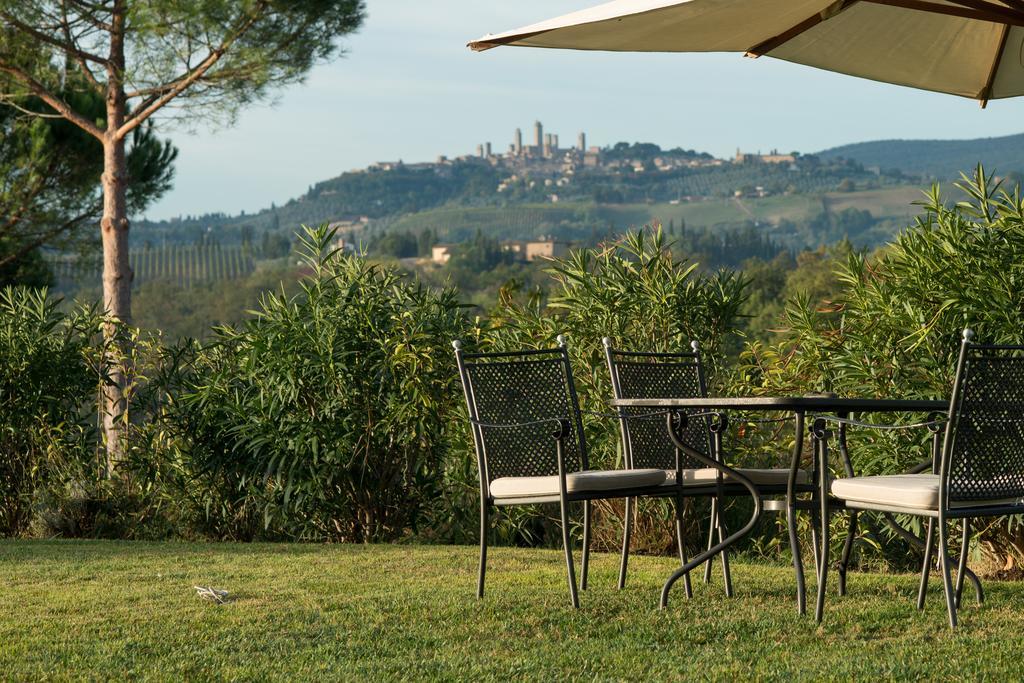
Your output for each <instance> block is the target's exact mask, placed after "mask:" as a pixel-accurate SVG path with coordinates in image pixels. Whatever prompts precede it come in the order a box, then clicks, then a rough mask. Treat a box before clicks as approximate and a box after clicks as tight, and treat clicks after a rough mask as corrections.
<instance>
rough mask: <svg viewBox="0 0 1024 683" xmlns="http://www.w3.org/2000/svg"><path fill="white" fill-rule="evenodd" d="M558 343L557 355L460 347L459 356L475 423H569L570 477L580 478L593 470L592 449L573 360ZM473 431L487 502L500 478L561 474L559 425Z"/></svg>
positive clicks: (457, 348) (567, 455)
mask: <svg viewBox="0 0 1024 683" xmlns="http://www.w3.org/2000/svg"><path fill="white" fill-rule="evenodd" d="M558 339H559V347H558V348H555V349H544V350H538V351H517V352H508V353H463V352H462V350H461V345H460V344H459V343H458V342H455V344H454V345H455V356H456V359H457V361H458V365H459V375H460V377H461V378H462V388H463V391H464V392H465V395H466V407H467V408H468V410H469V416H470V418H471V419H473V420H476V421H478V422H483V423H488V424H494V425H508V424H519V423H527V422H532V423H537V422H538V421H543V420H555V419H561V420H567V421H568V423H569V432H568V433H567V434H566V435H565V437H564V440H563V450H562V453H563V455H562V457H563V459H564V461H565V471H566V472H578V471H580V470H583V469H586V468H587V449H586V443H585V441H584V437H583V423H582V420H581V415H580V408H579V400H578V398H577V396H576V386H575V384H574V382H573V377H572V370H571V368H570V366H569V354H568V351H567V350H566V347H565V342H564V338H563V337H561V336H559V338H558ZM472 427H473V441H474V444H475V446H476V453H477V464H478V466H479V468H480V482H481V488H482V491H483V494H484V495H485V496H486V495H488V493H487V491H488V486H489V483H490V482H492V481H494V480H495V479H498V478H500V477H528V476H550V475H554V474H558V458H557V455H556V447H555V439H554V437H553V433H554V431H555V427H556V425H555V423H554V422H553V421H551V422H543V423H540V424H531V425H528V426H521V427H486V426H481V425H478V424H473V425H472Z"/></svg>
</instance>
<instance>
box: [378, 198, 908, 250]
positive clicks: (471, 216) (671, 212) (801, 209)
mask: <svg viewBox="0 0 1024 683" xmlns="http://www.w3.org/2000/svg"><path fill="white" fill-rule="evenodd" d="M920 198H921V191H920V188H917V187H894V188H885V189H881V190H867V191H861V192H849V193H829V194H826V195H824V196H821V197H819V196H811V195H791V196H775V197H766V198H764V199H743V200H741V201H740V200H735V199H712V200H708V201H700V202H692V203H685V204H675V205H673V204H602V205H585V204H556V205H555V204H530V205H521V206H510V207H508V208H495V207H486V208H484V207H481V208H461V207H460V208H441V209H431V210H428V211H421V212H419V213H413V214H408V215H406V216H403V217H402V218H401V219H399V220H398V221H396V222H395V223H394V225H393V226H392V229H397V230H410V231H412V232H414V233H418V232H419V231H420V230H423V229H425V228H430V229H431V230H434V231H436V232H439V233H440V234H442V236H443V235H444V234H446V233H447V232H448V231H456V232H461V233H464V234H472V233H473V232H475V230H476V229H477V228H478V227H483V228H485V231H486V232H487V233H488V234H490V235H494V236H496V237H499V238H511V237H527V236H531V235H537V234H542V233H544V232H545V231H548V230H551V227H550V226H551V225H557V224H558V223H559V222H561V221H564V220H569V221H572V220H574V216H576V215H582V213H583V212H586V213H587V214H588V215H590V216H592V217H593V218H594V219H596V220H597V221H598V222H599V223H602V224H604V223H609V224H611V225H612V226H613V227H614V228H615V229H617V230H622V229H624V228H627V227H630V226H636V225H643V224H644V223H649V222H651V221H654V220H660V221H661V222H662V223H664V224H665V225H667V224H668V222H669V221H670V220H674V221H675V222H676V223H677V224H678V223H679V222H680V220H685V221H686V224H687V225H689V226H692V227H703V226H713V225H715V224H718V223H742V222H744V221H747V220H751V219H753V220H758V221H761V222H767V223H776V222H778V221H779V220H780V219H789V220H793V221H800V220H803V219H806V218H809V217H810V216H813V215H815V214H817V213H819V212H821V211H822V209H823V208H824V207H825V206H827V207H828V209H829V210H830V211H833V212H835V211H842V210H843V209H847V208H855V209H866V210H868V211H870V212H871V213H872V215H874V216H876V217H879V218H898V219H906V218H907V217H909V216H913V215H915V214H916V213H918V211H917V210H916V207H914V206H911V202H913V201H916V200H918V199H920ZM578 212H579V213H578ZM545 224H546V225H545Z"/></svg>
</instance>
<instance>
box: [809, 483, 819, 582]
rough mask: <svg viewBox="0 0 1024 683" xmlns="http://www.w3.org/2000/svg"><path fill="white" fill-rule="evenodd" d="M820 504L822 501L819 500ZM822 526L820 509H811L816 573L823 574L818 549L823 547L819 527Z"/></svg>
mask: <svg viewBox="0 0 1024 683" xmlns="http://www.w3.org/2000/svg"><path fill="white" fill-rule="evenodd" d="M817 502H819V504H820V501H817ZM820 528H821V513H820V512H818V510H816V509H814V510H811V555H812V556H813V557H814V575H815V576H818V575H819V574H821V559H820V556H819V554H818V551H819V550H820V549H821V543H820V542H819V541H820V540H821V539H819V538H818V529H820Z"/></svg>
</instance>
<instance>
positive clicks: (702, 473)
mask: <svg viewBox="0 0 1024 683" xmlns="http://www.w3.org/2000/svg"><path fill="white" fill-rule="evenodd" d="M738 471H739V473H740V474H743V475H745V476H746V477H747V478H748V479H750V481H752V482H753V483H754V485H755V486H757V485H760V486H772V485H783V486H784V485H785V484H786V482H787V481H788V480H789V470H788V469H767V470H759V469H747V468H744V467H741V468H739V470H738ZM717 477H718V470H716V469H715V468H713V467H703V468H701V469H697V470H683V486H705V485H708V484H714V483H715V481H716V480H717ZM807 479H808V477H807V471H806V470H798V471H797V473H796V481H797V483H798V484H804V483H807ZM725 481H726V482H728V481H729V477H726V479H725ZM675 484H676V471H675V470H665V483H664V484H663V486H675Z"/></svg>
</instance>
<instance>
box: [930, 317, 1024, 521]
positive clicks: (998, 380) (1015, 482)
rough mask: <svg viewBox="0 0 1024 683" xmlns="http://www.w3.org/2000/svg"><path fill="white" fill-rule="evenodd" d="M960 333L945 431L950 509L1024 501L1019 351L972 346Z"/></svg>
mask: <svg viewBox="0 0 1024 683" xmlns="http://www.w3.org/2000/svg"><path fill="white" fill-rule="evenodd" d="M972 337H973V332H971V331H970V330H964V338H963V343H962V345H961V349H960V360H959V362H958V364H957V376H956V381H955V383H954V385H953V397H952V400H951V402H950V416H951V418H952V419H951V420H950V423H949V424H948V425H947V428H946V441H945V445H944V449H943V451H944V456H945V457H944V458H943V468H942V469H943V471H942V472H941V473H942V476H943V482H944V483H945V485H946V490H947V491H948V493H947V500H948V501H949V503H957V504H960V505H963V504H970V502H971V501H1002V500H1014V499H1021V498H1024V346H985V345H981V344H972V343H971V341H970V340H971V338H972Z"/></svg>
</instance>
